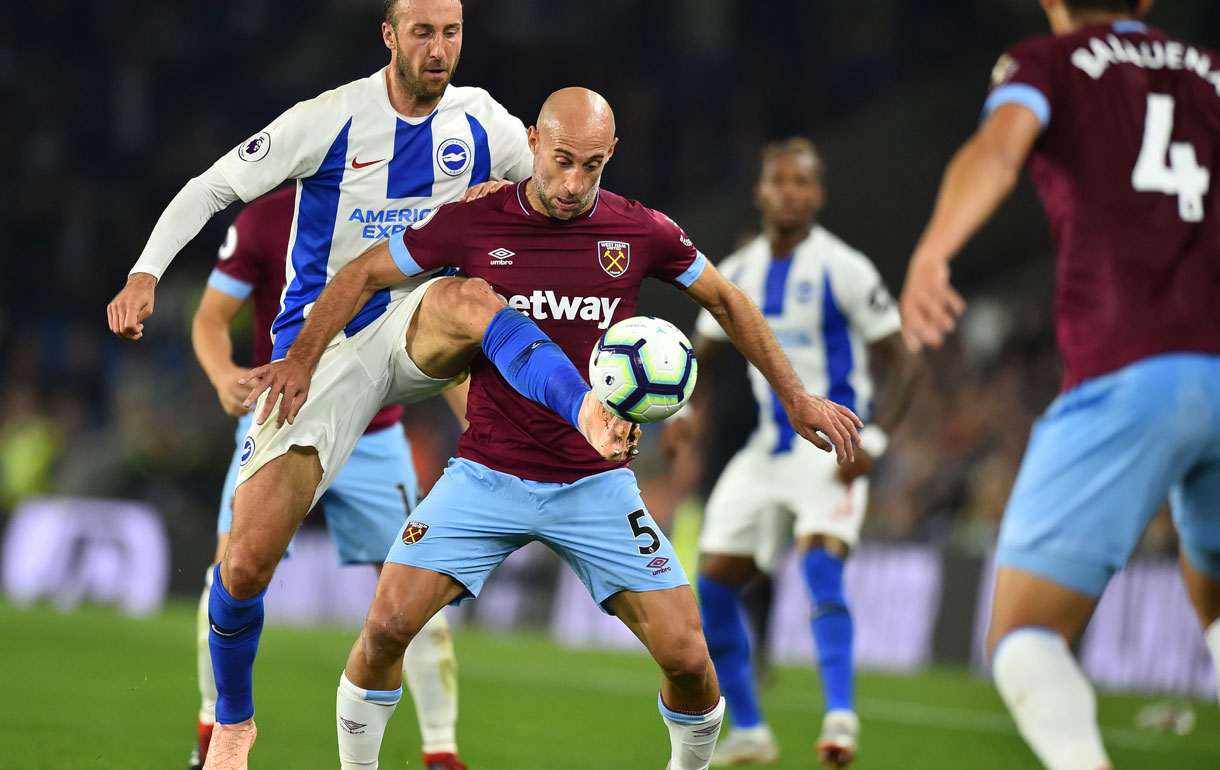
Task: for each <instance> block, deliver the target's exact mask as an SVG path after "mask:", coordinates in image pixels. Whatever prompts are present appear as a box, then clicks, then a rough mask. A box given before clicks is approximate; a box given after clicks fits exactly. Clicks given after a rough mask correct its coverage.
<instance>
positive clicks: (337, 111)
mask: <svg viewBox="0 0 1220 770" xmlns="http://www.w3.org/2000/svg"><path fill="white" fill-rule="evenodd" d="M532 165H533V155H532V154H531V153H530V150H529V146H528V144H527V141H526V133H525V126H524V125H523V124H522V123H521V121H520V120H518V119H517V118H515V117H513V116H512V115H511V114H509V112H508V111H507V110H505V109H504V107H502V106H501V105H500V104H499V103H497V102H496V101H495V100H494V99H492V98H491V96H490V95H489V94H488V93H487V92H486V91H484V90H483V89H481V88H471V87H459V86H450V87H448V88H447V89H445V94H444V96H442V97H441V100H440V102H439V103H438V104H437V107H436V109H435V110H433V112H432V114H430V115H428V116H427V117H423V118H409V117H406V116H404V115H401V114H399V113H398V112H397V111H396V110H395V109H394V108H393V106H391V104H390V99H389V95H388V93H387V86H386V70H385V69H382V70H379V71H378V72H376V73H374V74H373V75H371V76H369V77H367V78H364V79H361V80H357V81H354V82H352V83H348V84H347V85H344V86H340V87H339V88H336V89H334V90H332V91H327V92H326V93H323V94H321V95H319V96H317V97H315V98H313V99H309V100H307V101H303V102H300V103H299V104H297V105H295V106H294V107H292V108H291V109H289V110H288V111H287V112H285V113H284V114H283V115H281V116H279V117H278V118H276V120H275V121H274V122H273V123H272V124H271V125H270V126H268V127H267V128H266V129H264V130H263V131H261V132H259V133H258V134H255V135H254V136H252V137H250V138H249V139H247V140H245V141H244V142H242V143H241V144H240V145H238V146H237V147H236V148H234V150H233V151H232V152H230V153H228V154H227V155H225V156H224V157H223V158H221V159H220V160H219V161H217V163H216V168H217V169H218V170H219V171H220V172H221V173H222V174H223V175H224V177H225V179H226V180H228V182H229V183H230V184H231V185H232V187H233V189H234V190H235V191H236V192H237V194H238V195H239V196H240V197H241V199H242V200H244V201H250V200H253V199H254V198H257V197H258V196H260V195H262V194H263V193H265V192H267V191H268V190H271V189H272V188H274V187H276V186H277V185H279V184H280V183H281V182H283V181H284V180H286V179H295V180H297V190H296V211H295V215H294V217H293V224H292V232H291V235H290V238H289V241H288V261H287V265H286V272H287V285H286V286H285V288H284V294H283V298H282V300H281V302H280V313H279V315H278V316H277V317H276V319H275V323H274V324H273V325H272V335H273V336H274V338H275V344H274V350H273V353H272V356H273V357H274V358H282V357H283V356H284V354H285V353H286V352H287V351H288V348H289V346H290V345H291V344H292V341H293V340H295V339H296V335H297V333H298V332H299V331H300V327H301V324H302V323H303V322H304V320H305V317H306V316H307V315H308V314H309V310H310V309H311V308H312V307H313V303H314V301H315V300H316V299H317V298H318V295H319V294H321V293H322V289H323V287H324V286H325V285H326V283H327V282H328V281H329V280H330V279H331V278H333V277H334V275H335V274H336V273H337V272H338V271H339V270H340V269H342V268H343V266H344V265H346V264H347V263H348V262H350V261H351V260H353V259H355V258H356V257H358V256H359V255H360V254H362V253H363V252H365V251H366V250H368V249H369V248H370V247H371V246H373V245H375V244H376V243H379V242H380V241H382V240H384V239H386V238H389V237H390V236H391V235H393V234H394V233H398V232H402V231H403V230H404V229H405V228H407V227H410V226H411V225H412V224H414V223H416V222H419V221H421V220H423V219H425V218H426V217H427V216H428V215H429V213H430V212H431V211H432V210H433V209H435V208H437V207H438V206H440V205H442V204H444V203H448V202H450V201H454V200H457V199H458V198H460V197H461V195H462V193H463V192H465V190H466V188H468V187H470V186H473V185H476V184H479V183H481V182H486V181H488V180H489V179H509V180H512V181H519V180H521V179H524V178H526V177H528V176H529V174H530V171H531V168H532ZM419 282H420V281H415V282H407V283H404V284H401V285H399V286H395V287H393V288H392V289H385V290H382V291H379V292H378V293H377V294H375V295H374V296H373V298H372V299H371V300H369V302H368V303H367V304H366V305H365V306H364V307H363V308H361V310H360V311H359V312H358V313H357V314H356V316H355V317H354V318H353V319H352V321H351V323H350V324H348V326H347V327H346V329H345V330H344V331H345V332H346V333H347V334H354V333H356V332H358V331H359V330H360V329H362V328H364V327H365V326H367V325H368V324H369V323H371V322H372V321H373V320H374V319H375V318H377V317H378V316H379V315H381V314H382V313H384V312H385V309H386V306H387V305H388V304H389V303H390V302H392V301H395V300H397V299H399V298H401V297H403V296H405V295H406V294H407V293H409V292H410V290H411V289H413V288H414V287H415V285H417V284H418V283H419Z"/></svg>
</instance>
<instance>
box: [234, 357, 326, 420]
mask: <svg viewBox="0 0 1220 770" xmlns="http://www.w3.org/2000/svg"><path fill="white" fill-rule="evenodd" d="M312 377H313V367H311V366H309V365H308V364H306V363H304V362H303V361H300V360H298V359H294V358H284V359H281V360H279V361H272V362H271V363H269V364H266V365H265V366H259V367H257V368H254V369H251V370H250V373H249V374H247V375H246V376H245V377H242V378H241V380H240V382H241V383H242V384H243V385H246V386H248V387H249V388H250V392H249V395H247V396H246V399H245V401H244V402H243V406H245V408H246V409H253V408H254V405H255V404H256V403H257V402H258V399H259V396H261V395H262V394H263V391H266V392H267V400H266V401H265V402H264V403H263V408H262V411H260V412H259V413H258V415H256V416H255V418H254V420H255V422H257V423H258V424H259V425H262V424H263V423H265V422H266V421H267V418H268V417H270V416H271V412H272V411H273V410H274V409H275V404H276V401H277V400H278V401H279V405H280V408H279V412H278V414H276V416H275V427H277V428H282V427H283V426H284V422H285V421H287V422H288V423H289V424H291V423H292V421H293V420H295V419H296V416H297V413H298V412H300V411H301V407H302V406H304V405H305V401H306V399H308V398H309V381H310V379H311V378H312Z"/></svg>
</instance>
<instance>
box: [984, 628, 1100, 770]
mask: <svg viewBox="0 0 1220 770" xmlns="http://www.w3.org/2000/svg"><path fill="white" fill-rule="evenodd" d="M991 670H992V676H993V677H994V679H995V685H996V689H998V690H999V691H1000V697H1001V698H1003V699H1004V703H1005V705H1007V706H1008V711H1009V712H1010V713H1011V714H1012V718H1013V719H1014V720H1015V721H1016V723H1017V729H1018V731H1020V733H1021V737H1022V738H1024V739H1025V742H1026V743H1028V744H1029V747H1030V748H1031V749H1033V750H1034V754H1036V755H1037V756H1038V759H1039V760H1041V761H1042V764H1043V765H1045V766H1046V767H1047V768H1048V770H1102V768H1109V767H1111V766H1112V765H1111V763H1110V758H1109V757H1108V756H1107V755H1106V750H1105V747H1104V746H1102V743H1101V730H1100V729H1099V728H1098V726H1097V698H1096V696H1095V695H1094V694H1093V687H1092V685H1090V684H1089V681H1088V680H1087V679H1085V676H1084V672H1083V671H1081V670H1080V666H1079V665H1077V663H1076V660H1075V658H1073V657H1072V651H1071V650H1070V649H1068V646H1067V642H1066V641H1064V639H1063V637H1062V636H1060V635H1059V634H1057V633H1055V632H1053V631H1049V630H1047V629H1044V628H1018V629H1017V630H1015V631H1013V632H1011V633H1010V634H1008V635H1007V636H1005V637H1004V638H1003V639H1002V640H1000V644H999V646H998V647H997V648H996V651H995V659H994V660H993V661H992V663H991Z"/></svg>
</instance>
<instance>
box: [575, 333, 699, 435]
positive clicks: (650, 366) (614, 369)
mask: <svg viewBox="0 0 1220 770" xmlns="http://www.w3.org/2000/svg"><path fill="white" fill-rule="evenodd" d="M698 373H699V365H698V363H697V362H696V361H695V352H694V350H693V349H692V348H691V344H690V340H688V339H687V338H686V335H685V334H683V333H682V332H681V331H679V330H678V327H676V326H674V325H673V324H671V323H670V322H669V321H663V320H661V319H660V318H653V317H651V316H635V317H634V318H628V319H625V320H623V321H619V322H618V323H616V324H615V325H614V326H611V327H610V328H609V329H607V330H606V333H605V334H603V335H602V337H601V339H599V340H598V341H597V344H596V345H594V346H593V353H592V355H590V356H589V382H590V383H591V384H592V385H593V392H594V393H596V394H597V398H598V400H600V401H601V402H602V404H604V405H605V407H606V408H607V409H609V410H610V411H611V412H612V413H614V414H616V415H618V416H619V417H621V418H623V419H624V420H631V421H632V422H658V421H660V420H664V419H665V418H666V417H669V416H670V415H672V414H673V413H674V412H676V411H678V410H679V409H681V408H682V406H683V405H684V404H685V403H686V402H687V401H688V400H689V399H690V394H691V393H692V392H693V391H694V390H695V378H696V376H697V375H698Z"/></svg>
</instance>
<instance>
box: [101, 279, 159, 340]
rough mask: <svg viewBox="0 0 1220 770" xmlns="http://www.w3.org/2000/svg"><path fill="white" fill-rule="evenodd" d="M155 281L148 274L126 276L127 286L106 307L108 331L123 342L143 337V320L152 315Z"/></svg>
mask: <svg viewBox="0 0 1220 770" xmlns="http://www.w3.org/2000/svg"><path fill="white" fill-rule="evenodd" d="M156 286H157V279H156V278H155V277H154V276H153V275H151V274H150V273H132V274H131V275H129V276H127V285H126V286H124V287H123V290H122V291H120V292H119V293H118V294H116V295H114V299H112V300H110V304H109V305H107V306H106V320H107V321H108V322H109V325H110V331H112V332H114V333H115V334H117V335H118V336H120V337H122V338H123V339H125V340H138V339H140V338H141V337H143V336H144V324H143V321H144V319H145V318H148V317H149V316H150V315H152V311H153V292H154V289H155V288H156Z"/></svg>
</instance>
